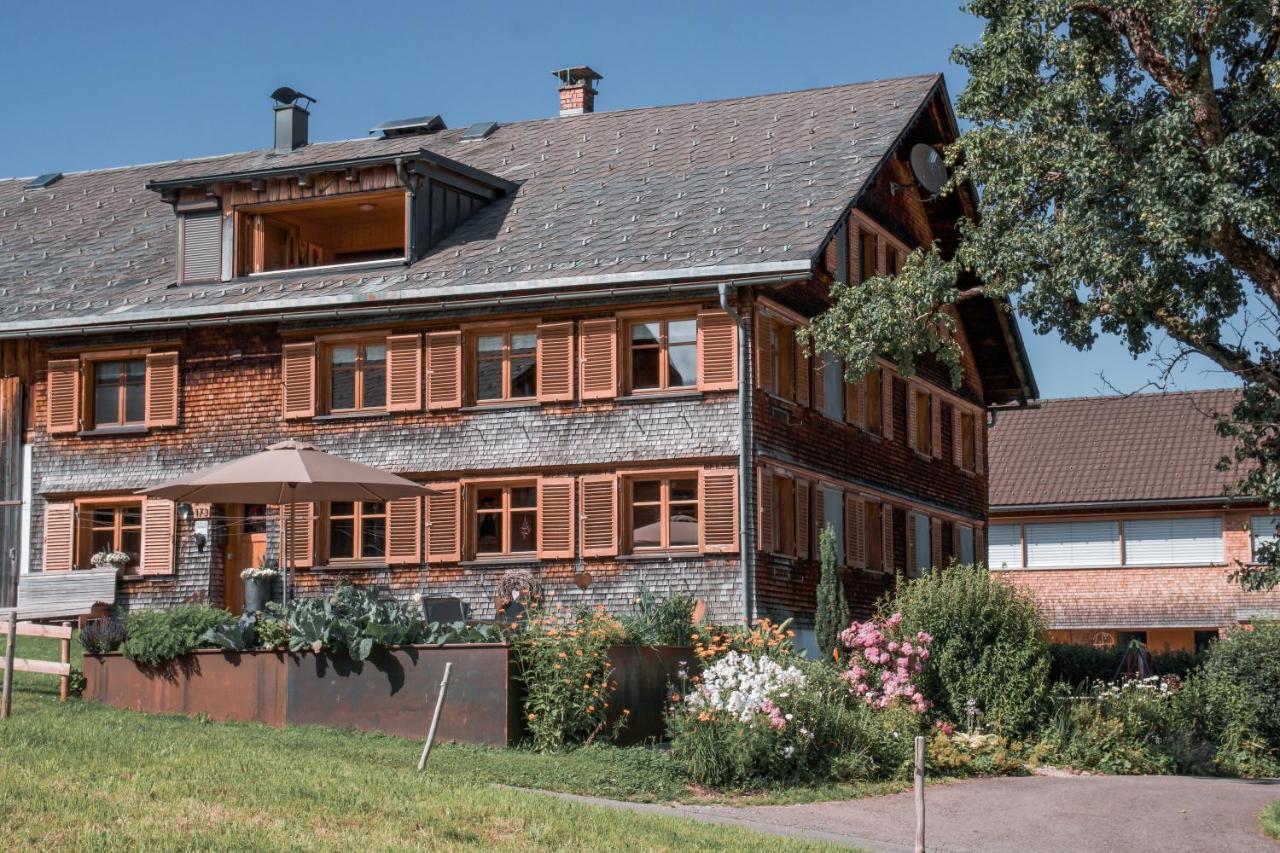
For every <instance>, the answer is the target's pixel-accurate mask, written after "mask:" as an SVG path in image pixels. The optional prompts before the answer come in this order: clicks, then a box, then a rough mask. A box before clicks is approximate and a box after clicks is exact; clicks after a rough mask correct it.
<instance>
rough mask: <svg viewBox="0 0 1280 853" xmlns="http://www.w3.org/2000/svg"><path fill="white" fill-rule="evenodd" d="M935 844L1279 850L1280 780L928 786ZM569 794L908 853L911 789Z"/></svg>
mask: <svg viewBox="0 0 1280 853" xmlns="http://www.w3.org/2000/svg"><path fill="white" fill-rule="evenodd" d="M925 795H926V799H927V810H926V814H927V817H928V826H927V829H928V842H929V843H928V849H929V850H930V851H938V853H944V851H954V853H960V851H966V853H967V851H983V853H1003V851H1009V853H1025V851H1038V853H1056V851H1072V853H1076V851H1094V850H1096V851H1108V853H1110V851H1160V853H1183V851H1187V853H1191V851H1195V853H1199V851H1213V853H1237V851H1257V850H1261V851H1268V850H1269V851H1277V850H1280V845H1278V844H1276V843H1275V842H1273V841H1270V840H1269V839H1267V838H1266V837H1265V836H1263V835H1262V834H1260V833H1259V831H1258V813H1259V812H1260V811H1262V808H1263V807H1264V806H1265V805H1267V804H1268V803H1270V802H1273V801H1275V800H1280V781H1261V782H1250V781H1243V780H1237V779H1203V778H1193V777H1188V776H1070V777H1050V776H1028V777H1016V778H1002V779H972V780H967V781H964V782H956V783H953V784H948V785H938V786H930V787H929V788H927V789H926V791H925ZM561 796H566V797H567V798H569V799H574V800H578V801H581V802H591V803H597V804H603V805H609V806H613V807H617V808H626V809H634V810H636V811H644V812H652V813H657V814H669V815H679V816H683V817H690V818H695V819H697V820H705V821H710V822H713V823H725V824H734V825H737V826H743V827H747V828H750V829H755V830H758V831H761V832H771V833H775V834H779V835H790V836H794V837H800V838H812V839H815V840H821V841H828V842H834V843H837V844H845V845H850V846H855V847H863V848H866V849H869V850H875V851H885V853H899V851H910V850H911V841H912V833H913V832H914V827H915V818H914V812H913V806H912V800H911V794H910V793H909V792H907V793H902V794H892V795H890V796H886V797H873V798H868V799H864V800H851V801H842V802H833V803H814V804H811V805H796V806H748V807H741V808H738V807H733V806H694V805H658V804H647V803H618V802H615V801H612V800H600V799H596V798H593V797H573V796H570V795H561Z"/></svg>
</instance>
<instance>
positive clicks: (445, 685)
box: [418, 661, 453, 773]
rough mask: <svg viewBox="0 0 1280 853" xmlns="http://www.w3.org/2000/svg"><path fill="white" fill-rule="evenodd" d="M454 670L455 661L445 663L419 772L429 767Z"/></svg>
mask: <svg viewBox="0 0 1280 853" xmlns="http://www.w3.org/2000/svg"><path fill="white" fill-rule="evenodd" d="M452 669H453V661H445V665H444V678H442V679H440V692H439V694H437V695H436V711H435V713H434V714H432V715H431V728H430V729H428V730H427V742H426V743H424V744H423V745H422V755H421V757H419V758H418V772H419V773H421V772H422V768H424V767H426V766H427V756H429V755H431V743H432V741H434V740H435V739H436V726H438V725H440V709H441V708H443V707H444V693H445V691H446V690H448V689H449V672H450V671H451V670H452Z"/></svg>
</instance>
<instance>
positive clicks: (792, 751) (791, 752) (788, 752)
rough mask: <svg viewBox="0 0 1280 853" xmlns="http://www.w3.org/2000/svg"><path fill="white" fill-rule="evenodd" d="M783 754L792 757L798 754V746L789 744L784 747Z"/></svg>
mask: <svg viewBox="0 0 1280 853" xmlns="http://www.w3.org/2000/svg"><path fill="white" fill-rule="evenodd" d="M782 754H783V756H785V757H787V758H790V757H791V756H793V755H795V754H796V748H795V747H794V746H792V745H791V744H787V745H786V746H784V747H783V748H782Z"/></svg>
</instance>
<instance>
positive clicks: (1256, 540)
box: [1249, 515, 1280, 560]
mask: <svg viewBox="0 0 1280 853" xmlns="http://www.w3.org/2000/svg"><path fill="white" fill-rule="evenodd" d="M1278 529H1280V515H1255V516H1253V517H1251V518H1250V519H1249V538H1250V540H1251V545H1252V547H1251V552H1250V556H1251V557H1252V558H1253V559H1255V560H1256V559H1257V558H1258V546H1259V545H1262V544H1265V543H1268V542H1274V541H1275V540H1276V533H1277V530H1278Z"/></svg>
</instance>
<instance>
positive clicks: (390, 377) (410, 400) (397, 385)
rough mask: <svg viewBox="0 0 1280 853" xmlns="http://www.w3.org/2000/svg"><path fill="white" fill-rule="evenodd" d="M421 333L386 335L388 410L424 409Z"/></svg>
mask: <svg viewBox="0 0 1280 853" xmlns="http://www.w3.org/2000/svg"><path fill="white" fill-rule="evenodd" d="M422 388H423V383H422V335H390V336H389V337H388V338H387V411H388V412H416V411H419V410H421V409H422Z"/></svg>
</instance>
